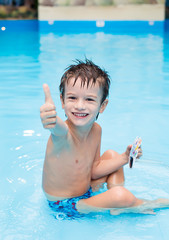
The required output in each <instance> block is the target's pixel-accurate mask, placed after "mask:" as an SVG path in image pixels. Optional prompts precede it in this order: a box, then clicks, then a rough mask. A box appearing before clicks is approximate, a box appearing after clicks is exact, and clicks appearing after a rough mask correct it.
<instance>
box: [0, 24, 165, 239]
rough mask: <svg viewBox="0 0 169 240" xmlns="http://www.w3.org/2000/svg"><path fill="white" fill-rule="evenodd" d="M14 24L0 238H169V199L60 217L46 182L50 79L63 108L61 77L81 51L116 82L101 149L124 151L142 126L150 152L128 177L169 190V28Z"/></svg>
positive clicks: (8, 37) (4, 88) (0, 56)
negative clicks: (143, 207)
mask: <svg viewBox="0 0 169 240" xmlns="http://www.w3.org/2000/svg"><path fill="white" fill-rule="evenodd" d="M4 24H5V22H3V23H2V22H1V26H2V25H3V26H5V25H4ZM8 24H9V22H8ZM12 24H13V25H12V27H13V28H12V29H10V30H9V27H6V30H5V31H1V30H0V93H1V94H0V125H1V127H0V135H1V158H0V166H1V167H0V193H1V194H0V206H1V208H0V239H2V240H16V239H17V240H22V239H24V240H27V239H31V240H32V239H36V240H46V239H51V240H54V239H57V240H62V239H63V240H67V239H73V240H76V239H82V240H86V239H89V240H90V239H97V240H102V239H104V240H112V239H115V240H116V239H117V240H118V239H120V240H121V239H124V240H128V239H129V240H137V239H157V240H159V239H160V240H161V239H165V240H167V239H168V238H169V222H168V215H169V209H163V210H157V211H156V215H155V216H154V215H153V216H151V215H140V214H122V215H119V216H110V215H109V214H108V213H105V214H99V213H98V214H91V215H89V216H86V217H84V218H82V219H74V220H71V219H69V220H58V219H57V218H56V213H54V212H52V210H51V209H50V208H49V207H48V204H47V201H46V199H45V197H44V195H43V193H42V189H41V175H42V167H43V159H44V154H45V147H46V142H47V139H48V136H49V133H48V132H47V131H45V130H44V129H43V128H42V126H41V122H40V117H39V108H40V106H41V105H42V104H43V102H44V96H43V91H42V84H43V83H44V82H46V83H48V84H49V86H50V88H51V92H52V96H53V99H54V101H55V104H56V106H57V110H58V115H60V116H61V117H62V118H64V113H63V112H62V109H61V104H60V101H59V91H58V85H59V81H60V77H61V76H62V74H63V72H64V69H65V68H66V67H67V66H68V65H69V64H70V63H72V60H73V59H75V58H80V59H84V56H86V57H88V58H89V59H92V60H93V61H94V62H95V63H96V64H98V65H100V66H102V67H104V68H105V69H106V70H107V71H108V72H109V73H110V76H111V78H112V84H111V89H110V97H109V105H108V107H107V109H106V111H105V112H104V114H102V115H100V116H99V119H98V123H100V124H101V125H102V128H103V138H102V152H103V151H105V150H106V149H108V148H112V149H114V150H116V151H118V152H123V151H124V150H125V149H126V146H127V145H128V144H130V143H132V142H133V140H134V139H135V137H136V136H141V137H142V140H143V144H142V147H143V150H144V156H143V157H142V159H141V160H139V161H138V162H137V163H136V164H135V165H134V168H133V169H132V170H131V169H129V167H128V166H125V176H126V187H127V188H128V189H130V190H131V191H132V192H133V193H134V194H135V195H136V196H138V197H141V198H147V199H154V198H158V197H164V198H169V163H168V156H169V148H168V136H169V127H168V120H169V35H168V33H167V32H165V31H163V30H159V31H158V29H157V31H152V30H151V29H149V30H147V31H145V32H144V31H143V30H142V31H140V33H139V31H137V32H134V33H133V32H131V31H130V30H131V29H129V31H128V33H127V26H126V28H125V31H124V33H123V29H121V31H113V29H110V30H109V31H107V30H106V31H104V28H103V29H99V31H92V30H89V31H83V30H82V31H81V33H80V31H77V32H75V31H68V32H69V33H67V32H66V31H65V30H64V29H63V28H62V31H56V29H55V30H53V31H51V30H50V31H47V30H46V29H45V31H43V28H41V29H40V31H38V29H37V28H36V27H35V28H34V29H32V30H31V28H30V29H26V28H25V30H23V29H21V28H20V27H19V24H18V23H17V22H15V23H12ZM126 24H127V23H126ZM139 24H140V23H139ZM10 27H11V25H10ZM15 27H16V31H15ZM0 28H1V27H0Z"/></svg>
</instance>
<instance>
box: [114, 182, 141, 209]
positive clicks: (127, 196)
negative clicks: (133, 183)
mask: <svg viewBox="0 0 169 240" xmlns="http://www.w3.org/2000/svg"><path fill="white" fill-rule="evenodd" d="M113 189H114V190H113V195H114V197H115V198H116V201H117V202H118V203H119V207H133V206H134V205H135V203H136V200H137V198H136V197H135V196H134V195H133V194H132V193H131V192H130V191H128V190H127V189H126V188H124V187H122V186H116V187H114V188H113Z"/></svg>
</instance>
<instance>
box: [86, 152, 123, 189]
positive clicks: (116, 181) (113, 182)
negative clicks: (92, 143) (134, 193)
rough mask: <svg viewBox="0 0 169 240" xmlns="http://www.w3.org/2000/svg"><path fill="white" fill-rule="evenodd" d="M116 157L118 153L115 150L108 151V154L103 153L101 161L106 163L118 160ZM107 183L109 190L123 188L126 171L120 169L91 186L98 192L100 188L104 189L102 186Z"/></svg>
mask: <svg viewBox="0 0 169 240" xmlns="http://www.w3.org/2000/svg"><path fill="white" fill-rule="evenodd" d="M116 155H118V153H117V152H115V151H113V150H107V151H106V152H104V153H103V155H102V156H101V161H106V160H108V159H112V161H114V160H113V159H115V158H116ZM117 159H118V158H117ZM105 182H107V188H108V189H110V188H112V187H114V186H123V185H124V171H123V167H119V168H118V169H117V170H116V171H114V172H113V173H111V174H110V175H108V176H105V177H102V178H99V179H97V180H92V182H91V186H92V189H93V190H94V191H97V190H98V189H99V188H101V187H102V185H103V184H104V183H105Z"/></svg>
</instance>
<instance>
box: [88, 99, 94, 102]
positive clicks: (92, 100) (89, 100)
mask: <svg viewBox="0 0 169 240" xmlns="http://www.w3.org/2000/svg"><path fill="white" fill-rule="evenodd" d="M86 100H87V101H88V102H94V99H93V98H86Z"/></svg>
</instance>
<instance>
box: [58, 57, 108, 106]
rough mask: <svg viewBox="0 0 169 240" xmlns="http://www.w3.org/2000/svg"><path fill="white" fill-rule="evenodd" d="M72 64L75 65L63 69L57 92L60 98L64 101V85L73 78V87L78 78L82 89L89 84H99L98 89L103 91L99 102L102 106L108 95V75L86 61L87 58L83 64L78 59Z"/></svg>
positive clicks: (89, 61)
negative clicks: (58, 91)
mask: <svg viewBox="0 0 169 240" xmlns="http://www.w3.org/2000/svg"><path fill="white" fill-rule="evenodd" d="M74 62H75V64H72V65H70V66H68V67H67V68H66V69H65V71H66V72H65V73H64V74H63V76H62V78H61V83H60V86H59V90H60V93H61V95H62V98H63V99H64V94H65V83H68V82H69V80H70V79H71V78H72V77H73V78H74V84H73V86H74V85H75V84H76V82H77V79H78V78H79V77H80V79H81V86H82V87H84V85H85V84H87V87H88V86H89V84H90V83H91V84H96V82H98V83H99V85H100V87H101V88H102V90H103V96H102V100H101V104H102V103H103V102H104V100H105V99H106V98H107V97H108V95H109V87H110V77H109V75H108V73H107V72H106V71H105V70H104V69H101V68H100V67H99V66H97V65H95V64H94V63H93V62H92V61H91V60H88V59H87V58H86V59H85V61H84V62H83V61H81V60H78V59H77V60H75V61H74Z"/></svg>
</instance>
